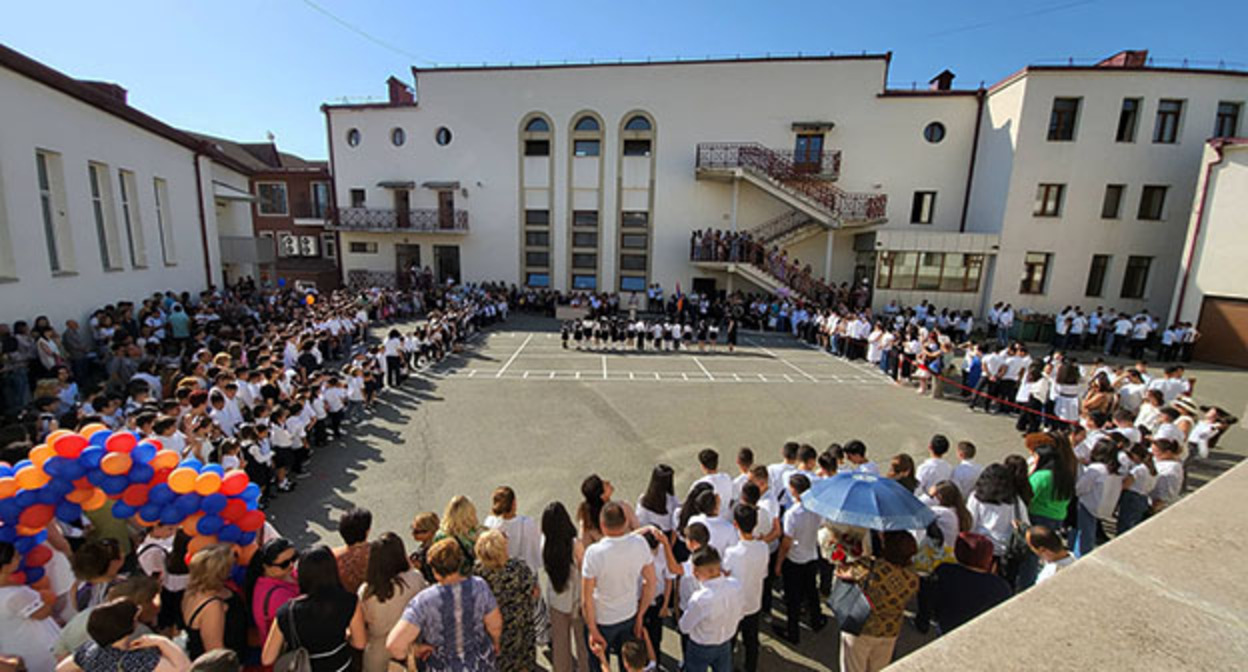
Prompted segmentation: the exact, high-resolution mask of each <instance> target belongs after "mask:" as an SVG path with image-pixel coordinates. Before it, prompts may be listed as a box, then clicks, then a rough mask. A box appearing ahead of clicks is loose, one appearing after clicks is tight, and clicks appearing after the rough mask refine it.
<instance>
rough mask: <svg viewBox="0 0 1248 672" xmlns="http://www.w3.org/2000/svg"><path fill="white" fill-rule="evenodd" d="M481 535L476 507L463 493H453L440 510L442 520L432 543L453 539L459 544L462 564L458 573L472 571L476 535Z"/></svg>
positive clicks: (465, 573) (469, 572)
mask: <svg viewBox="0 0 1248 672" xmlns="http://www.w3.org/2000/svg"><path fill="white" fill-rule="evenodd" d="M480 535H481V524H480V523H479V522H478V521H477V507H476V506H474V505H473V503H472V500H471V499H468V498H467V497H465V496H463V495H455V496H454V497H452V498H451V501H449V502H447V503H446V509H445V510H444V511H443V512H442V521H441V523H440V525H439V526H438V532H437V534H435V535H433V541H434V543H437V542H439V541H442V540H443V539H454V540H455V543H457V544H459V550H460V557H461V558H462V559H463V562H464V566H463V567H461V568H460V573H462V574H464V575H467V574H471V573H472V565H473V562H474V560H475V556H474V554H475V553H476V545H477V537H479V536H480Z"/></svg>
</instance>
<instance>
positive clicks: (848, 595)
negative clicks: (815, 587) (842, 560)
mask: <svg viewBox="0 0 1248 672" xmlns="http://www.w3.org/2000/svg"><path fill="white" fill-rule="evenodd" d="M874 573H875V562H874V561H873V562H872V563H871V567H870V568H869V569H868V570H867V578H866V580H865V581H864V582H863V584H862V586H859V585H858V584H857V583H852V582H849V581H837V582H836V584H835V585H833V586H832V596H831V597H829V598H828V607H830V608H831V609H832V614H833V615H834V616H836V622H837V624H838V625H839V626H840V628H841V632H844V633H847V634H850V635H860V634H862V628H863V626H864V625H866V624H867V619H869V618H871V609H872V607H871V599H870V598H868V597H867V589H869V588H870V587H871V575H872V574H874Z"/></svg>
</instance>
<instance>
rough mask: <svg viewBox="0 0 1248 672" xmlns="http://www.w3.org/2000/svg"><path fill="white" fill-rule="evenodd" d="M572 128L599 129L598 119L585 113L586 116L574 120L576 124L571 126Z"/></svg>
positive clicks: (578, 129)
mask: <svg viewBox="0 0 1248 672" xmlns="http://www.w3.org/2000/svg"><path fill="white" fill-rule="evenodd" d="M573 130H577V131H597V130H599V128H598V120H597V119H595V118H593V117H591V116H589V115H586V116H584V117H581V118H580V119H578V120H577V121H576V126H575V127H573Z"/></svg>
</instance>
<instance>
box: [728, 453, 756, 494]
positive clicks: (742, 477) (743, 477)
mask: <svg viewBox="0 0 1248 672" xmlns="http://www.w3.org/2000/svg"><path fill="white" fill-rule="evenodd" d="M753 468H754V451H753V450H751V449H749V448H742V449H741V450H739V451H737V469H739V470H740V471H741V473H740V474H738V475H737V477H736V478H734V479H732V501H734V502H735V501H737V500H738V499H741V486H743V485H745V484H746V483H749V482H750V470H751V469H753Z"/></svg>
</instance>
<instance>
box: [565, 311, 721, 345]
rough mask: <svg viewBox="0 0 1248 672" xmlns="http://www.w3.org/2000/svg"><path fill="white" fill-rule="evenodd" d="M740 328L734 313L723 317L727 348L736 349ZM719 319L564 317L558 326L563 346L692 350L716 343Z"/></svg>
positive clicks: (717, 342) (718, 337) (718, 339)
mask: <svg viewBox="0 0 1248 672" xmlns="http://www.w3.org/2000/svg"><path fill="white" fill-rule="evenodd" d="M739 330H740V325H739V324H738V322H737V320H736V318H735V317H732V316H728V317H726V318H724V321H723V334H724V343H726V344H727V346H728V352H732V351H733V350H735V349H736V346H737V338H738V333H739ZM720 331H721V330H720V322H719V320H717V319H715V318H702V319H698V320H697V321H696V322H685V321H676V320H673V319H671V318H668V319H666V320H663V319H653V320H647V319H643V318H636V319H628V318H624V317H616V318H607V317H601V318H597V319H594V318H592V317H586V318H584V319H574V320H568V321H566V322H564V323H563V325H562V328H561V329H560V335H559V336H560V340H561V341H562V344H563V348H564V349H565V350H566V349H568V347H569V344H571V345H572V347H575V348H576V349H577V350H582V349H585V350H611V351H627V350H636V351H638V352H643V351H646V350H647V349H649V350H651V351H654V352H670V351H677V350H692V349H693V348H694V347H695V344H696V347H697V348H698V351H699V352H706V351H707V349H708V348H709V349H710V350H711V351H712V352H714V351H715V348H716V347H717V346H718V345H719V343H720Z"/></svg>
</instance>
